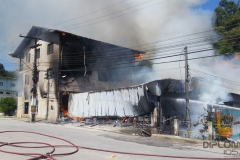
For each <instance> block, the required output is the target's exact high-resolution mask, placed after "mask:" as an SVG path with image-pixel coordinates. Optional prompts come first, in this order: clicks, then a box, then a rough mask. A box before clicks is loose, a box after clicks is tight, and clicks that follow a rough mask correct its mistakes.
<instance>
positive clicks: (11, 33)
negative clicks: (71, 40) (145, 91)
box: [0, 0, 240, 102]
mask: <svg viewBox="0 0 240 160" xmlns="http://www.w3.org/2000/svg"><path fill="white" fill-rule="evenodd" d="M118 2H121V1H118ZM144 2H146V3H144ZM205 2H206V0H181V1H179V0H166V1H164V0H162V1H159V0H152V1H149V2H148V1H147V0H141V1H131V0H130V1H124V2H122V3H119V4H118V5H116V6H113V7H109V8H107V9H104V10H102V11H100V12H97V13H95V14H91V15H88V16H85V17H82V18H78V19H75V20H73V21H68V22H67V23H61V24H60V23H59V22H64V21H67V20H70V19H72V18H75V17H79V16H81V15H85V14H88V13H91V12H93V11H96V10H99V9H101V8H105V7H107V6H110V5H111V4H115V3H117V2H116V1H114V2H113V1H110V0H108V1H106V0H99V1H95V0H88V1H78V0H72V1H71V2H69V1H64V0H51V1H46V0H45V1H44V0H43V1H39V2H38V3H35V2H33V1H32V2H31V1H28V0H22V1H21V2H20V1H19V2H18V1H17V2H15V1H14V0H9V1H4V2H2V5H1V7H0V14H1V15H4V16H3V17H2V18H1V19H2V20H1V29H3V30H4V32H3V34H2V35H1V38H0V41H1V44H8V43H9V42H11V41H12V40H14V39H15V38H16V37H17V36H18V35H19V33H23V34H26V33H27V32H28V31H29V29H30V28H31V27H32V26H33V25H35V26H42V27H49V28H58V29H62V30H66V31H69V32H72V33H75V34H78V35H82V36H85V37H89V38H92V39H97V40H100V41H105V42H108V43H112V44H117V45H120V46H125V47H130V48H134V49H138V50H145V49H146V48H151V49H152V50H153V51H156V53H150V52H147V53H146V56H145V59H149V58H154V57H156V56H160V55H165V54H170V53H176V54H180V53H182V52H183V48H184V46H185V45H182V48H181V47H180V48H176V46H177V45H176V44H179V43H180V42H181V43H183V41H185V43H186V46H188V49H189V50H190V51H191V50H194V49H201V48H204V47H211V43H209V45H208V46H207V45H205V46H198V47H196V46H191V45H189V44H187V42H190V39H192V38H197V37H206V36H210V37H211V36H215V34H214V33H213V32H206V33H202V34H197V35H192V36H188V37H181V36H182V35H189V34H193V33H197V32H202V31H207V30H212V23H211V17H212V12H211V11H208V10H202V9H201V8H199V6H201V4H203V3H205ZM141 3H144V4H142V5H140V4H141ZM134 6H136V7H134ZM146 7H148V8H146ZM9 8H11V9H9ZM43 8H44V9H43ZM126 8H129V9H128V10H124V9H126ZM143 8H145V9H143ZM120 10H124V11H123V12H119V13H116V14H113V13H114V12H117V11H120ZM136 10H138V11H136ZM135 11H136V12H135ZM129 12H132V13H130V14H127V13H129ZM109 14H111V15H109ZM121 14H126V15H125V16H120V15H121ZM105 15H109V16H105ZM102 16H105V17H102ZM117 16H120V17H117ZM100 17H102V18H100ZM114 17H116V18H114ZM110 18H113V19H110ZM12 19H14V21H12ZM91 19H95V20H93V21H89V20H91ZM105 19H109V20H107V21H104V20H105ZM86 21H88V22H86ZM100 21H102V22H100ZM81 22H84V23H82V24H79V25H75V24H78V23H81ZM98 22H99V23H98ZM92 23H96V24H93V25H88V24H92ZM54 24H58V25H54ZM86 25H87V26H86ZM67 26H70V27H67ZM174 37H181V38H178V39H171V38H174ZM166 39H171V40H168V41H166ZM21 40H22V39H20V38H16V39H15V40H14V41H13V43H11V45H10V46H7V48H6V49H4V50H1V51H0V52H1V53H0V54H2V55H4V56H5V57H4V58H6V60H7V61H11V62H14V63H18V61H17V60H16V59H13V58H10V57H9V56H7V55H6V54H8V53H9V52H11V51H14V46H17V45H18V44H19V42H20V41H21ZM156 41H161V42H159V43H153V42H156ZM173 42H178V43H175V44H172V45H171V47H170V48H168V50H166V49H165V50H163V49H161V50H158V48H159V47H164V46H165V47H166V46H169V45H170V43H173ZM149 43H151V45H141V44H149ZM139 45H141V46H139ZM134 46H138V47H134ZM1 47H2V46H1ZM213 54H214V52H211V51H209V52H199V53H196V54H192V55H189V58H194V57H199V56H207V55H213ZM179 59H184V56H181V57H172V58H166V59H158V60H156V59H155V60H152V61H151V62H150V63H149V64H151V63H160V62H167V61H172V60H179ZM179 66H180V67H184V63H183V62H179V63H166V64H158V65H156V64H153V65H152V68H149V67H145V68H142V70H141V71H138V73H137V74H134V75H131V74H130V75H129V77H130V79H132V77H134V78H135V79H136V83H140V82H143V81H144V82H147V81H151V80H156V79H163V78H175V79H184V68H182V69H181V71H180V69H172V68H178V67H179ZM189 66H190V71H191V67H193V68H195V69H196V70H200V71H202V72H206V73H208V74H211V75H216V76H218V77H222V78H226V79H230V80H235V79H236V78H237V76H238V75H239V74H237V73H238V71H235V70H234V69H233V68H232V67H231V66H229V65H228V63H225V60H222V59H221V58H207V59H201V60H194V61H189ZM13 67H18V65H15V66H13V65H11V67H8V66H6V68H7V69H12V68H13ZM168 69H169V70H168ZM191 73H192V75H191V76H200V77H202V76H203V75H202V74H199V73H198V72H195V71H191ZM206 77H208V76H206ZM137 80H138V81H137ZM215 83H217V84H219V85H215ZM206 85H207V86H208V88H209V90H208V91H206V93H208V95H202V97H201V98H202V99H203V100H205V101H215V102H217V101H218V99H226V98H227V97H228V92H237V91H230V90H229V88H230V87H231V88H234V89H235V90H240V89H238V88H237V87H236V86H235V85H233V84H232V85H230V86H229V84H227V83H225V82H222V81H221V82H218V80H217V81H216V82H215V81H214V82H213V80H212V81H211V82H209V83H207V82H206ZM222 85H226V86H227V87H228V88H227V89H222V87H221V86H222ZM212 92H213V93H214V94H215V95H216V96H215V97H209V96H211V95H212V94H210V93H212ZM238 93H239V92H238ZM209 99H210V100H209Z"/></svg>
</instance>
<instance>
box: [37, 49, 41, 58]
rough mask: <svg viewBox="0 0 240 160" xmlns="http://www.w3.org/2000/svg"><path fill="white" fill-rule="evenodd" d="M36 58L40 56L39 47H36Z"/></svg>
mask: <svg viewBox="0 0 240 160" xmlns="http://www.w3.org/2000/svg"><path fill="white" fill-rule="evenodd" d="M36 58H37V59H39V58H40V48H38V49H36Z"/></svg>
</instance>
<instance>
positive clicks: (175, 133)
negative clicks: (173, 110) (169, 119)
mask: <svg viewBox="0 0 240 160" xmlns="http://www.w3.org/2000/svg"><path fill="white" fill-rule="evenodd" d="M174 135H175V136H179V120H178V119H174Z"/></svg>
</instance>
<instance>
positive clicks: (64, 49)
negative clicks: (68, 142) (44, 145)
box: [11, 26, 144, 120]
mask: <svg viewBox="0 0 240 160" xmlns="http://www.w3.org/2000/svg"><path fill="white" fill-rule="evenodd" d="M29 37H30V38H29ZM31 37H32V38H38V40H37V45H38V46H37V48H36V49H34V48H32V47H31V46H32V45H35V40H34V39H31ZM35 52H36V53H35ZM35 54H36V64H37V70H38V73H37V76H36V77H33V73H32V69H33V65H34V61H35V57H34V56H35ZM143 55H144V53H143V52H141V51H137V50H132V49H128V48H125V47H120V46H117V45H113V44H109V43H106V42H101V41H97V40H93V39H89V38H86V37H82V36H79V35H75V34H72V33H68V32H65V31H61V30H56V29H48V28H42V27H36V26H33V27H32V28H31V29H30V31H29V32H28V34H27V35H26V37H25V38H24V39H23V41H22V42H21V43H20V45H19V46H18V47H17V49H16V50H15V52H14V53H12V54H11V56H12V57H15V58H19V60H20V66H19V67H20V74H21V75H22V76H23V83H22V96H21V97H19V98H18V104H19V106H20V107H19V108H18V113H17V115H18V116H19V117H20V116H21V117H29V116H30V103H31V99H32V96H31V95H32V92H33V88H32V86H33V82H32V79H33V80H36V81H37V87H36V88H37V98H36V105H37V118H42V119H45V118H46V119H53V120H56V119H57V118H58V117H59V115H61V116H64V115H65V116H66V115H67V114H68V103H69V102H68V98H69V94H71V93H83V92H89V91H96V90H108V89H112V88H119V87H126V86H131V85H133V84H134V82H133V80H132V79H131V78H129V77H127V76H126V75H125V74H124V73H126V71H128V72H129V71H137V70H138V67H137V66H136V65H137V64H135V60H139V59H141V58H142V57H143ZM139 68H140V66H139ZM47 71H51V72H47ZM46 74H50V75H46ZM22 106H24V107H22Z"/></svg>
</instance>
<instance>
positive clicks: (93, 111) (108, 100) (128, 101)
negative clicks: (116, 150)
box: [68, 85, 153, 117]
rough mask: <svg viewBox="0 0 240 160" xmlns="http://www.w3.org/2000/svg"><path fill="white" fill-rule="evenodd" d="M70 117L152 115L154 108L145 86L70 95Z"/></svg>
mask: <svg viewBox="0 0 240 160" xmlns="http://www.w3.org/2000/svg"><path fill="white" fill-rule="evenodd" d="M68 107H69V109H68V114H69V116H70V117H72V116H78V117H89V116H114V115H118V116H133V115H142V114H145V113H150V112H151V110H152V109H153V106H152V105H151V104H150V103H149V102H148V100H147V98H146V96H145V88H144V85H140V86H138V87H134V88H127V89H118V90H112V91H107V92H94V93H78V94H70V95H69V104H68Z"/></svg>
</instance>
